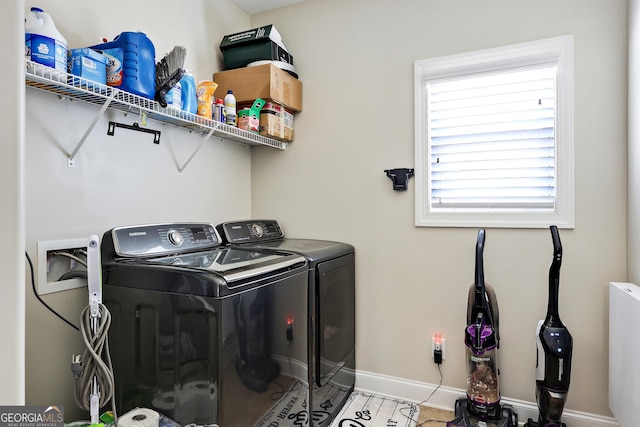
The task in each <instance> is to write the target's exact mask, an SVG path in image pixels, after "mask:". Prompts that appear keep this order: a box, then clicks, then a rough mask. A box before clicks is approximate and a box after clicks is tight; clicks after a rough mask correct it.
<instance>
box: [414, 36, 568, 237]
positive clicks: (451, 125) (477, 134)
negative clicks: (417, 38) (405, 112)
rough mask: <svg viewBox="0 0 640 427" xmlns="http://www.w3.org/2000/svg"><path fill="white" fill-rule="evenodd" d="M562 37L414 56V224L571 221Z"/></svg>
mask: <svg viewBox="0 0 640 427" xmlns="http://www.w3.org/2000/svg"><path fill="white" fill-rule="evenodd" d="M571 42H572V39H571V38H570V37H561V38H556V39H550V40H544V41H541V42H532V43H527V44H522V45H514V46H508V47H505V48H498V49H492V50H488V51H481V52H473V53H470V54H466V55H455V56H452V57H444V58H436V59H435V60H425V61H419V62H417V63H416V167H415V170H416V182H417V184H416V225H436V226H497V227H548V226H549V225H551V224H554V225H558V226H559V227H565V228H567V227H573V160H572V151H573V141H572V139H573V137H572V135H573V133H572V122H573V112H572V108H573V103H572V86H573V83H572V81H571V79H572V72H571V70H572V67H571V66H570V63H571V61H570V59H571V57H572V55H571V50H572V43H571ZM567 43H568V44H567Z"/></svg>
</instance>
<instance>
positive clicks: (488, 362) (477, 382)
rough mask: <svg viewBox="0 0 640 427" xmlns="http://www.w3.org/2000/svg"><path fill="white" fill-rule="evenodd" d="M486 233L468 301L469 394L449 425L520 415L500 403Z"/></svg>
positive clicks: (508, 421) (505, 420) (506, 421)
mask: <svg viewBox="0 0 640 427" xmlns="http://www.w3.org/2000/svg"><path fill="white" fill-rule="evenodd" d="M484 236H485V231H484V230H483V229H480V230H478V239H477V242H476V270H475V283H474V284H473V285H471V287H470V288H469V297H468V305H467V327H466V328H465V340H464V341H465V345H466V359H467V396H466V398H461V399H458V400H457V401H456V404H455V415H456V418H455V419H454V420H453V421H450V422H448V423H447V427H476V426H478V425H479V422H480V421H482V422H484V423H485V424H486V423H491V425H495V426H497V427H516V426H517V425H518V415H517V414H516V413H515V412H513V411H512V409H511V407H510V406H509V405H501V404H500V388H499V387H498V372H499V371H498V361H497V351H498V346H499V343H500V335H499V333H498V317H499V316H498V301H497V299H496V295H495V292H494V291H493V288H492V287H491V286H490V285H489V284H488V283H487V284H485V282H484V266H483V252H484Z"/></svg>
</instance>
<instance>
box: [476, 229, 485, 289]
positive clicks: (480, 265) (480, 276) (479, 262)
mask: <svg viewBox="0 0 640 427" xmlns="http://www.w3.org/2000/svg"><path fill="white" fill-rule="evenodd" d="M484 234H485V233H484V229H483V228H481V229H480V230H478V240H477V241H476V278H475V279H476V280H475V285H476V291H478V290H481V289H480V288H484V259H483V253H484ZM482 291H483V293H484V289H482Z"/></svg>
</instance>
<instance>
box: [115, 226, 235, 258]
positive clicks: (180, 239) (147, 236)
mask: <svg viewBox="0 0 640 427" xmlns="http://www.w3.org/2000/svg"><path fill="white" fill-rule="evenodd" d="M112 237H113V244H114V248H115V251H116V253H117V254H118V255H120V256H137V257H145V256H152V255H153V256H157V255H163V254H171V253H176V252H191V251H196V250H206V249H210V248H212V247H215V246H219V245H220V244H221V243H222V241H221V239H220V236H219V235H218V232H217V231H216V229H215V228H214V227H213V225H211V224H200V223H180V224H156V225H138V226H130V227H119V228H114V229H113V230H112Z"/></svg>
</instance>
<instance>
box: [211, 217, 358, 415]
mask: <svg viewBox="0 0 640 427" xmlns="http://www.w3.org/2000/svg"><path fill="white" fill-rule="evenodd" d="M216 229H217V230H218V232H219V234H220V236H221V237H222V240H223V241H224V242H225V243H226V244H227V245H229V246H230V247H235V248H252V249H254V250H276V251H285V252H292V253H296V254H300V255H302V256H304V257H305V259H306V260H307V267H308V281H309V306H308V312H309V316H310V317H309V323H308V325H309V330H308V337H309V343H308V344H309V346H308V354H309V357H308V366H309V379H308V382H309V384H311V385H312V387H311V390H310V399H311V402H310V405H309V406H310V408H313V409H312V411H311V419H312V424H309V425H312V426H314V427H315V426H319V427H324V426H328V425H329V424H330V423H331V421H332V420H333V419H334V418H335V416H336V415H337V413H338V412H339V411H340V409H341V408H342V406H343V405H344V402H345V401H346V399H347V398H348V397H349V395H350V394H351V392H352V391H353V389H354V385H355V369H356V366H355V326H356V325H355V249H354V247H353V246H352V245H350V244H347V243H342V242H335V241H327V240H316V239H299V238H289V237H285V235H284V231H283V229H282V227H281V226H280V224H279V223H278V222H277V221H276V220H248V221H232V222H225V223H222V224H219V225H217V226H216Z"/></svg>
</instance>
